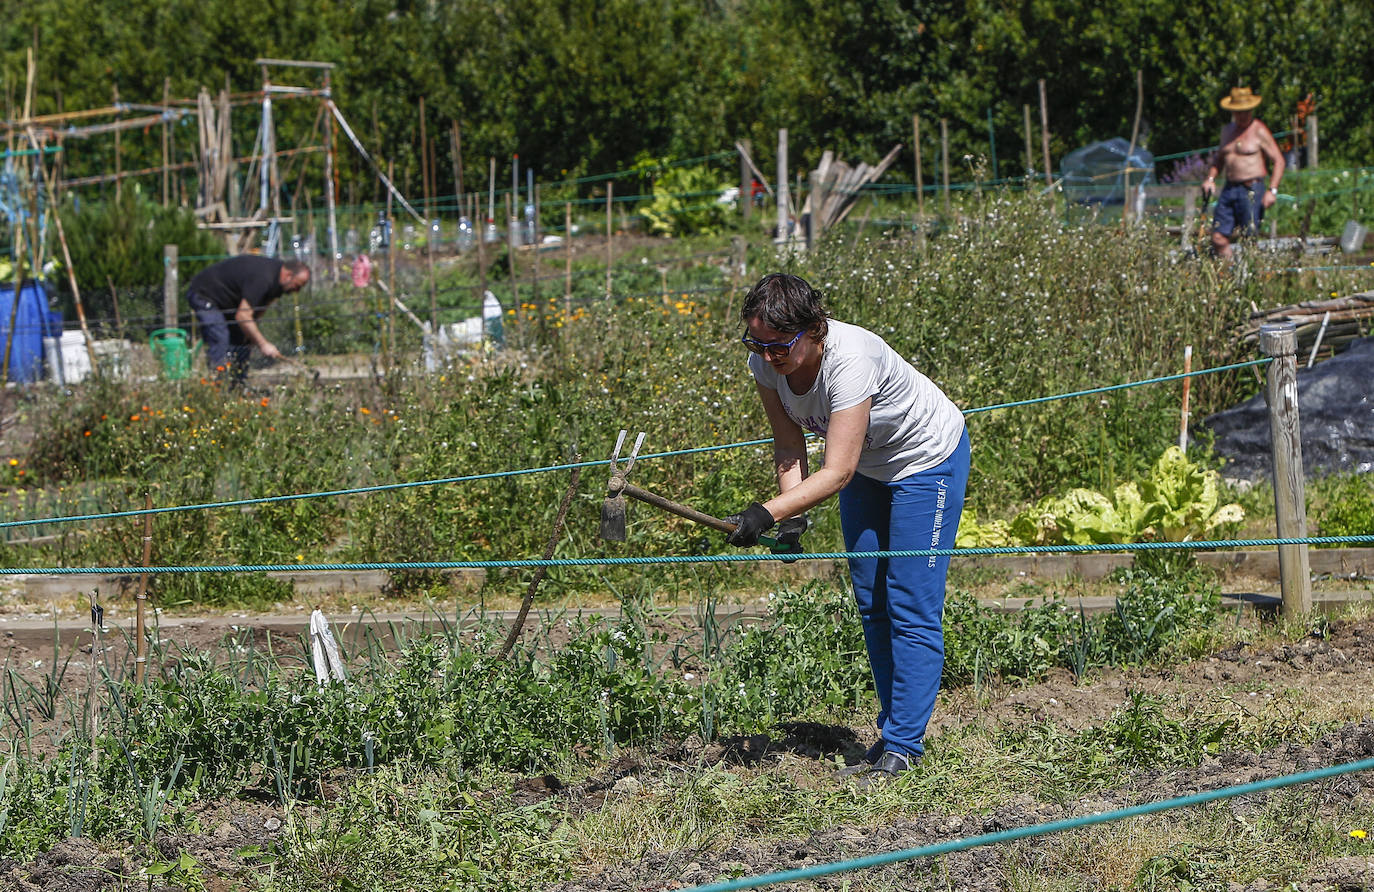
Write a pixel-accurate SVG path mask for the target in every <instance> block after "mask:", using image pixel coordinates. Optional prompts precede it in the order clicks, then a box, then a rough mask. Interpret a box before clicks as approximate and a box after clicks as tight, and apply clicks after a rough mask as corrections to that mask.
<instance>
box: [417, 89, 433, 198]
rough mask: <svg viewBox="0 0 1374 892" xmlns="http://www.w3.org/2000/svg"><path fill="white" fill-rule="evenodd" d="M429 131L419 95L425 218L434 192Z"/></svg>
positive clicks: (421, 172)
mask: <svg viewBox="0 0 1374 892" xmlns="http://www.w3.org/2000/svg"><path fill="white" fill-rule="evenodd" d="M429 174H430V170H429V131H428V130H427V129H426V128H425V97H423V96H421V97H420V188H421V189H422V190H424V194H425V207H426V210H425V218H426V219H428V218H429V210H428V206H429V199H430V196H431V195H433V194H434V192H433V191H432V190H431V189H430V182H429Z"/></svg>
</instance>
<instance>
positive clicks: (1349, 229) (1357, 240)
mask: <svg viewBox="0 0 1374 892" xmlns="http://www.w3.org/2000/svg"><path fill="white" fill-rule="evenodd" d="M1368 234H1369V230H1367V229H1365V228H1364V227H1363V226H1361V225H1360V224H1359V223H1357V222H1356V221H1354V220H1348V221H1346V224H1345V231H1344V232H1342V233H1341V250H1342V251H1343V252H1345V253H1346V254H1354V253H1356V252H1358V251H1359V250H1360V249H1361V248H1363V247H1364V237H1365V236H1366V235H1368Z"/></svg>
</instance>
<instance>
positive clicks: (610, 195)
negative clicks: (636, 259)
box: [606, 180, 615, 300]
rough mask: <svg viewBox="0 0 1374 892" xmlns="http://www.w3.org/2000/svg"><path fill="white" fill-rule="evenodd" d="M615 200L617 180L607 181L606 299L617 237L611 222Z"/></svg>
mask: <svg viewBox="0 0 1374 892" xmlns="http://www.w3.org/2000/svg"><path fill="white" fill-rule="evenodd" d="M614 201H615V181H614V180H609V181H607V183H606V299H607V300H610V298H611V262H612V260H613V259H614V257H615V239H614V233H613V232H612V231H611V230H612V223H611V204H612V202H614Z"/></svg>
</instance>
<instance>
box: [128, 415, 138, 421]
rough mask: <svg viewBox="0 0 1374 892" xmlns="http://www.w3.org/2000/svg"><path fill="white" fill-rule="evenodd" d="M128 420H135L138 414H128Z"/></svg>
mask: <svg viewBox="0 0 1374 892" xmlns="http://www.w3.org/2000/svg"><path fill="white" fill-rule="evenodd" d="M129 420H130V421H137V420H138V416H137V415H130V416H129Z"/></svg>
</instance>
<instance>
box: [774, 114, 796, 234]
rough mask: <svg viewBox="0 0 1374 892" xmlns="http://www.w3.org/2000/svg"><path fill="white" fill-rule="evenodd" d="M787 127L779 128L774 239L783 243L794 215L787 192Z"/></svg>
mask: <svg viewBox="0 0 1374 892" xmlns="http://www.w3.org/2000/svg"><path fill="white" fill-rule="evenodd" d="M787 180H788V176H787V128H786V127H784V128H781V129H780V130H778V194H777V199H778V234H777V236H775V237H774V239H773V241H775V242H777V243H778V244H783V243H785V242H786V241H787V239H788V236H789V235H790V233H789V232H788V229H790V228H791V222H792V215H791V212H790V211H789V210H788V207H789V206H790V205H791V202H790V201H789V200H788V197H789V196H788V194H787Z"/></svg>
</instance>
